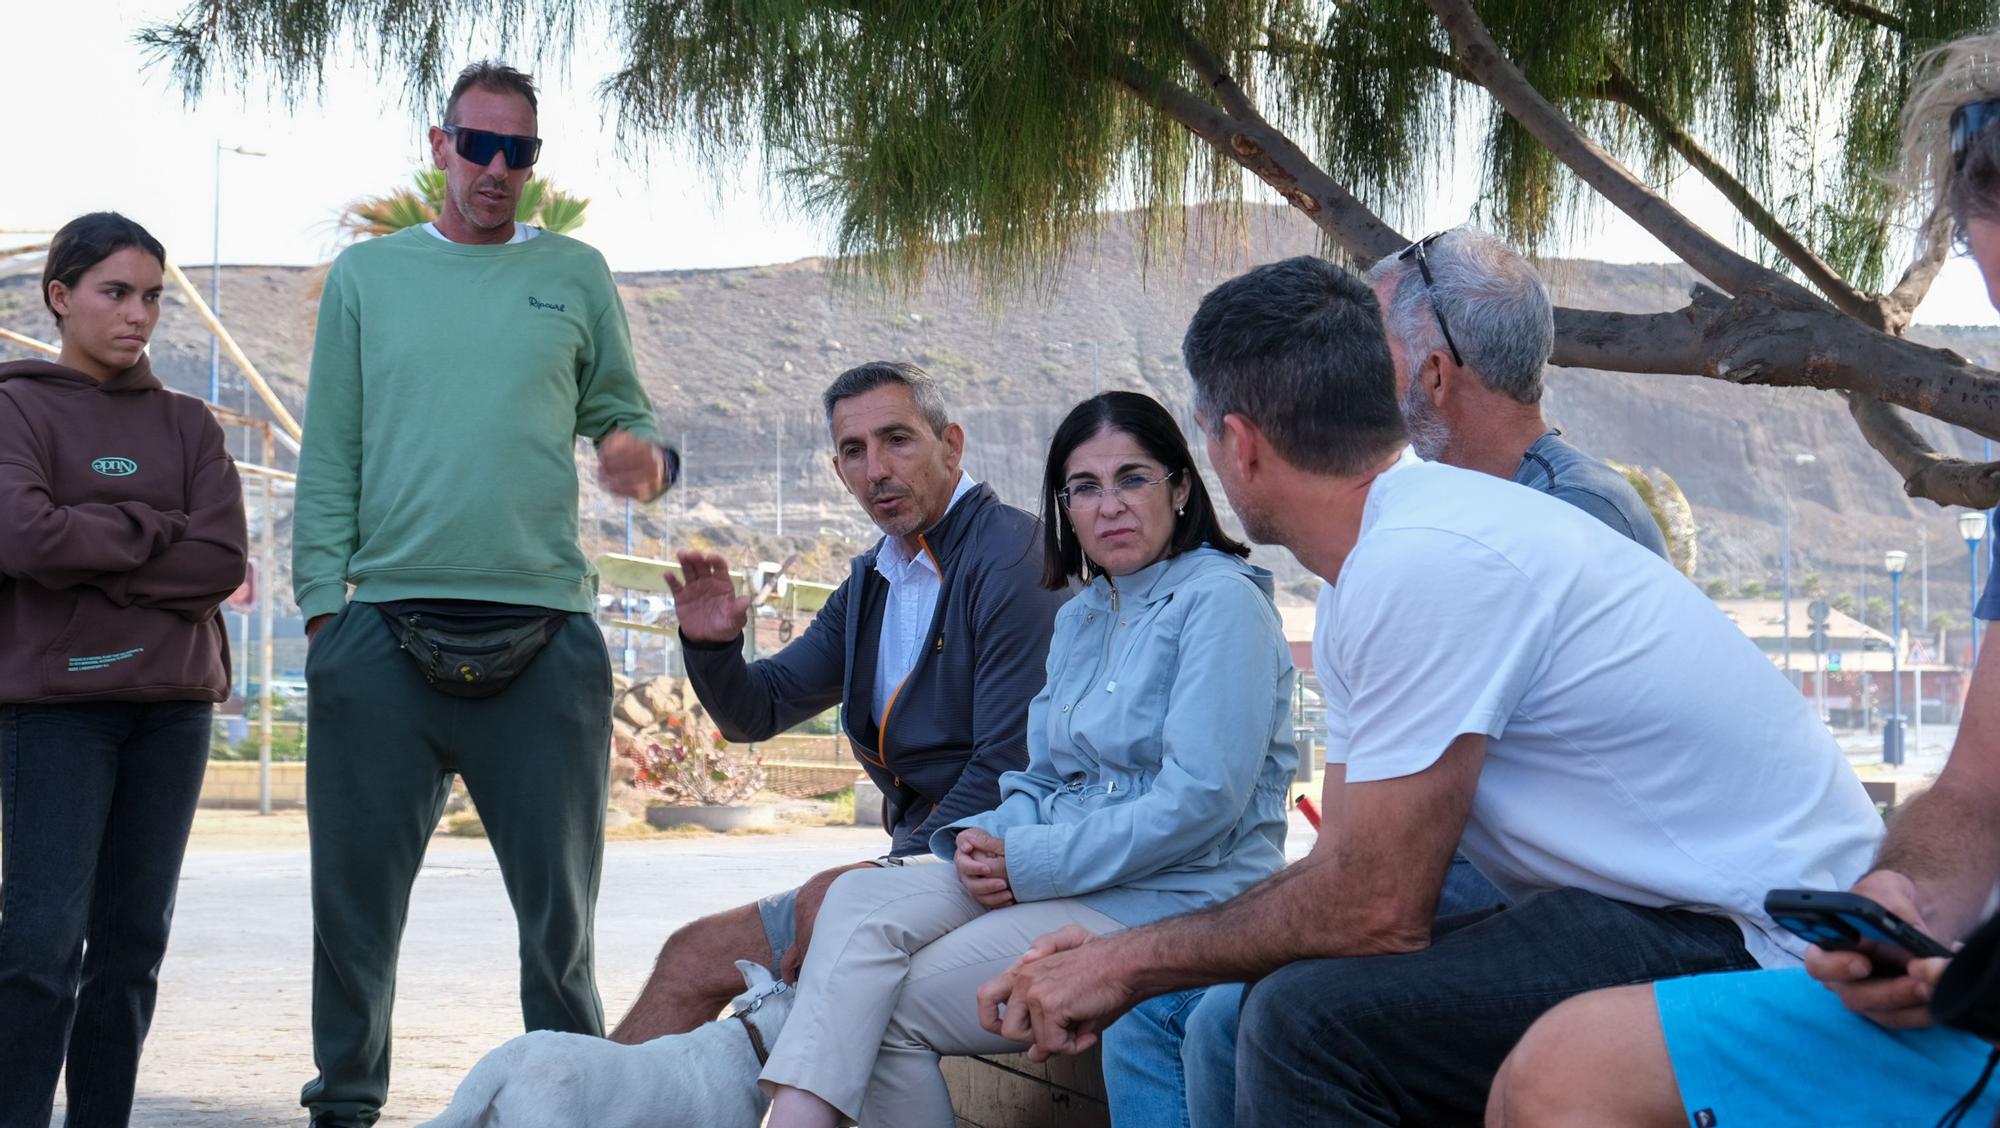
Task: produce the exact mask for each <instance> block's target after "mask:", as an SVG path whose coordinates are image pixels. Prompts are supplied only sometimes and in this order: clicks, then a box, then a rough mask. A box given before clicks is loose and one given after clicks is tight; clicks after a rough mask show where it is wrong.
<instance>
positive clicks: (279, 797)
mask: <svg viewBox="0 0 2000 1128" xmlns="http://www.w3.org/2000/svg"><path fill="white" fill-rule="evenodd" d="M200 805H201V806H203V807H207V808H210V809H215V808H227V809H238V810H245V809H247V810H254V809H256V807H257V761H255V760H210V761H209V762H208V770H207V772H205V773H204V774H203V775H202V778H201V801H200ZM305 805H306V765H305V763H304V761H301V760H286V761H284V762H282V763H275V764H272V765H271V809H272V810H274V811H276V810H298V809H299V808H302V807H304V806H305Z"/></svg>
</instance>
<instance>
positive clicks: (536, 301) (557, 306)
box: [528, 294, 569, 313]
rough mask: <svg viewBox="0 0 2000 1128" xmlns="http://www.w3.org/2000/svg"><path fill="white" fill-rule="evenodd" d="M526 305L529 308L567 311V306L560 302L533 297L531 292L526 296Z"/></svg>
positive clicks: (559, 311)
mask: <svg viewBox="0 0 2000 1128" xmlns="http://www.w3.org/2000/svg"><path fill="white" fill-rule="evenodd" d="M528 306H529V308H530V309H552V310H555V311H556V312H557V313H567V312H569V308H568V307H567V306H564V305H562V304H561V303H558V302H545V301H543V300H542V299H540V298H538V297H535V296H534V295H532V294H530V295H529V296H528Z"/></svg>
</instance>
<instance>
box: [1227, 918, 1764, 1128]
mask: <svg viewBox="0 0 2000 1128" xmlns="http://www.w3.org/2000/svg"><path fill="white" fill-rule="evenodd" d="M1755 966H1756V964H1755V963H1754V962H1753V961H1752V960H1751V958H1750V955H1749V953H1748V952H1747V951H1745V950H1744V947H1743V934H1742V933H1741V932H1740V931H1739V930H1738V928H1737V926H1736V924H1735V923H1734V922H1732V921H1730V920H1728V919H1727V918H1724V917H1715V916H1706V915H1703V914H1700V913H1693V912H1686V911H1677V910H1669V909H1648V908H1641V907H1639V906H1637V905H1631V904H1626V903H1624V902H1622V901H1613V900H1610V899H1608V898H1605V897H1600V896H1597V895H1596V894H1594V893H1586V892H1584V891H1582V890H1580V889H1558V890H1554V891H1552V892H1548V893H1540V894H1536V895H1535V896H1532V897H1529V898H1527V899H1525V900H1523V901H1521V902H1520V903H1519V904H1516V905H1512V906H1510V907H1508V908H1506V909H1501V910H1497V911H1493V912H1487V913H1468V914H1465V915H1463V916H1456V917H1445V918H1443V919H1441V920H1439V921H1438V922H1437V925H1436V927H1435V928H1434V930H1433V931H1432V940H1431V945H1430V947H1428V948H1425V949H1424V950H1423V951H1420V952H1411V953H1408V954H1405V955H1395V956H1364V957H1355V958H1351V959H1328V960H1301V961H1299V962H1298V963H1293V964H1287V965H1286V966H1284V967H1281V968H1279V969H1278V970H1277V971H1274V972H1272V973H1271V974H1270V975H1267V976H1265V977H1264V978H1263V979H1260V980H1258V981H1257V983H1256V984H1255V985H1254V986H1253V987H1252V988H1251V989H1250V991H1249V993H1248V994H1247V995H1245V996H1244V1000H1243V1010H1242V1013H1241V1016H1240V1018H1239V1019H1238V1026H1237V1038H1236V1122H1237V1123H1238V1124H1342V1125H1373V1124H1380V1125H1394V1124H1473V1125H1476V1124H1479V1123H1480V1122H1481V1117H1482V1115H1483V1112H1484V1109H1485V1106H1486V1091H1487V1089H1488V1088H1489V1087H1490V1086H1491V1085H1492V1083H1493V1075H1494V1074H1495V1073H1496V1072H1498V1071H1499V1068H1500V1063H1501V1061H1502V1060H1504V1059H1505V1058H1506V1056H1507V1052H1508V1051H1509V1050H1511V1049H1512V1048H1513V1047H1514V1044H1515V1043H1516V1042H1518V1041H1519V1040H1520V1038H1521V1035H1522V1034H1523V1033H1525V1032H1526V1031H1527V1029H1528V1027H1529V1026H1530V1025H1532V1024H1533V1023H1534V1021H1535V1019H1537V1018H1540V1017H1541V1016H1542V1015H1543V1014H1544V1013H1545V1012H1547V1011H1548V1010H1549V1008H1551V1007H1553V1006H1555V1005H1556V1004H1557V1003H1560V1002H1562V1001H1563V1000H1565V999H1568V998H1570V997H1572V996H1575V995H1580V994H1582V993H1584V992H1586V991H1593V990H1596V989H1598V988H1601V987H1616V986H1622V985H1627V984H1633V983H1647V982H1651V981H1653V980H1657V979H1667V978H1671V977H1674V976H1681V975H1700V974H1704V973H1707V972H1715V971H1742V970H1746V969H1749V968H1754V967H1755Z"/></svg>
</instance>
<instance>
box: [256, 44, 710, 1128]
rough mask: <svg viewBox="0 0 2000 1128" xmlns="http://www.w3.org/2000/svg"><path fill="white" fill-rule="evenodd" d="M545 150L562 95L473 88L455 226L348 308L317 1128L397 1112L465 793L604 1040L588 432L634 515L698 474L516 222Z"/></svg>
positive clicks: (426, 238) (532, 974) (309, 614)
mask: <svg viewBox="0 0 2000 1128" xmlns="http://www.w3.org/2000/svg"><path fill="white" fill-rule="evenodd" d="M535 127H536V103H535V87H534V83H533V80H532V79H530V78H529V77H528V76H527V75H525V74H522V73H521V72H519V71H516V70H514V69H512V68H511V67H506V66H503V65H500V64H497V63H479V64H475V65H473V66H471V67H468V68H467V69H466V70H465V71H464V72H463V73H462V74H460V76H459V78H458V81H457V83H456V84H455V85H454V86H453V88H452V91H451V97H450V99H449V101H448V102H447V103H446V106H445V115H444V124H443V125H442V126H440V127H433V128H432V129H431V130H430V146H431V156H432V159H433V160H434V161H435V162H436V164H437V166H438V167H439V168H441V169H443V170H444V172H445V202H444V206H443V207H442V208H441V209H440V210H439V214H438V217H437V220H436V222H435V223H433V224H425V225H423V226H421V227H413V228H410V229H407V230H405V231H402V232H399V233H397V234H394V235H390V236H386V237H383V238H379V239H373V240H369V241H367V242H363V243H358V244H356V245H354V246H352V247H350V248H348V249H347V250H346V251H345V252H343V253H342V254H341V255H340V257H339V258H338V259H336V260H335V262H334V264H333V269H332V271H331V273H330V274H328V276H327V282H326V292H325V296H324V298H323V299H322V301H321V304H320V313H319V326H318V333H317V338H316V340H315V342H314V345H313V359H312V379H311V384H310V390H309V392H308V395H307V399H306V423H305V444H304V449H303V451H302V452H301V454H300V458H299V486H298V499H297V504H296V509H295V515H294V524H293V548H292V574H293V585H294V594H295V597H296V599H297V601H298V604H299V609H300V611H301V613H302V614H304V615H305V617H306V633H307V635H308V637H309V638H310V639H311V640H312V641H311V644H310V649H309V651H308V653H307V658H306V681H307V685H308V688H309V696H308V709H309V717H308V721H309V724H310V731H311V733H312V754H311V756H310V757H309V758H308V760H307V766H306V788H307V790H306V794H307V815H308V818H309V822H310V825H311V831H310V836H311V844H312V897H313V1019H312V1026H313V1057H314V1061H315V1064H316V1065H317V1066H318V1068H319V1075H318V1076H317V1077H316V1078H314V1079H313V1080H312V1081H311V1082H310V1083H308V1084H307V1085H306V1087H305V1091H304V1094H303V1096H302V1098H301V1103H303V1104H304V1105H305V1106H306V1107H307V1108H308V1109H310V1110H311V1111H312V1114H313V1123H314V1124H315V1125H331V1126H339V1128H345V1126H350V1125H369V1124H373V1123H374V1122H375V1120H376V1118H377V1116H378V1115H379V1113H380V1109H381V1107H382V1104H383V1102H384V1101H385V1100H386V1099H387V1097H388V1080H389V1046H390V1030H389V1013H390V1006H391V1003H392V1002H393V1000H394V995H395V978H396V952H397V947H398V945H399V943H400V941H401V938H402V931H403V924H404V919H405V915H406V911H407V908H408V904H409V897H410V887H411V884H412V882H413V881H414V880H415V878H416V874H417V869H418V866H419V865H420V864H421V862H422V860H423V854H424V847H425V844H426V843H427V841H428V840H429V837H430V834H431V832H432V830H433V829H434V828H435V827H436V825H437V820H438V817H439V815H440V814H441V813H442V811H443V809H444V803H445V799H446V798H447V796H448V795H449V794H450V790H451V781H452V777H453V776H454V775H457V776H462V777H463V778H464V779H465V782H466V786H467V788H468V789H469V790H470V791H471V793H472V797H473V801H474V802H475V803H476V804H477V805H478V807H479V813H480V816H481V819H482V820H483V822H484V824H485V827H486V833H487V837H488V839H489V840H490V841H491V842H492V844H493V851H494V854H495V855H496V856H497V857H498V859H499V862H500V870H501V874H502V876H503V877H504V879H505V881H506V886H507V891H508V894H509V896H510V897H511V898H512V900H513V904H514V913H515V918H516V920H517V922H518V926H519V929H520V939H521V942H520V952H521V1011H522V1017H523V1020H524V1022H525V1024H526V1026H527V1028H528V1029H531V1030H535V1029H549V1030H561V1031H573V1032H579V1033H587V1034H595V1035H601V1034H602V1033H603V1026H604V1017H603V1008H602V1004H601V1003H600V1002H599V999H598V995H597V985H596V980H595V971H594V967H593V963H594V958H593V956H594V954H593V950H592V937H591V916H592V911H593V909H594V906H595V903H596V900H597V886H598V873H599V868H600V863H601V861H602V858H603V851H604V807H605V791H606V787H607V783H608V758H609V748H610V741H611V668H610V662H609V658H608V655H607V654H606V651H605V647H604V640H603V636H602V635H601V634H600V632H599V631H598V629H597V626H596V623H595V621H594V619H593V616H592V611H593V609H594V602H595V600H594V597H595V595H596V590H597V577H596V575H595V574H594V573H593V572H592V570H591V568H590V565H589V563H588V562H587V561H586V560H585V559H584V556H583V552H582V550H581V548H580V547H579V546H578V543H577V475H576V469H575V459H574V455H573V448H574V443H575V436H577V435H583V436H586V437H588V438H590V439H591V440H593V441H594V442H595V443H596V444H597V454H598V476H599V480H600V481H602V482H603V483H604V485H605V486H606V487H607V488H608V489H609V490H610V491H611V492H612V493H613V494H615V495H617V496H620V497H627V498H634V499H637V500H640V501H651V500H652V499H654V498H656V497H658V496H659V495H660V494H661V493H662V492H664V491H665V489H666V488H667V487H668V486H669V485H671V484H672V482H673V480H674V478H675V476H676V471H677V469H678V466H677V458H676V457H675V455H674V452H672V451H670V450H666V449H664V448H662V447H661V446H660V444H659V436H658V434H657V432H656V430H655V427H654V424H653V410H652V405H651V404H650V403H649V402H648V401H647V398H646V393H645V391H644V390H643V389H642V388H641V386H640V384H639V379H638V375H637V373H636V372H635V371H634V365H633V359H632V345H631V338H630V333H629V331H628V329H627V327H626V323H625V312H624V309H623V307H622V305H621V304H620V301H619V297H618V291H617V288H616V286H615V285H614V284H613V282H612V278H611V273H610V271H609V269H608V268H607V267H606V266H605V263H604V259H603V257H602V256H600V255H599V254H598V253H597V252H596V251H595V250H593V249H592V248H590V247H588V246H585V245H584V244H582V243H579V242H577V241H575V240H572V239H567V238H564V237H563V236H561V235H556V234H553V233H550V232H546V231H538V230H536V229H535V228H532V227H529V226H527V225H525V224H518V223H516V222H515V221H514V212H515V206H516V203H517V201H518V199H519V194H520V191H521V188H522V186H523V185H524V184H525V183H526V182H527V180H528V178H529V177H530V176H531V175H533V172H532V166H533V165H534V163H535V160H536V158H537V157H538V156H539V154H540V149H541V141H540V139H539V138H538V137H537V136H536V135H535ZM349 588H352V594H351V595H350V593H349ZM399 650H400V651H403V652H404V653H398V651H399Z"/></svg>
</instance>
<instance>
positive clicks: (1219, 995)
mask: <svg viewBox="0 0 2000 1128" xmlns="http://www.w3.org/2000/svg"><path fill="white" fill-rule="evenodd" d="M1242 1005H1243V984H1241V983H1225V984H1222V985H1220V986H1216V987H1198V988H1196V989H1194V990H1192V991H1175V992H1173V993H1172V994H1167V995H1157V996H1154V997H1153V998H1150V999H1147V1000H1146V1001H1145V1002H1143V1003H1140V1004H1139V1005H1138V1006H1136V1007H1134V1008H1132V1010H1131V1011H1130V1012H1128V1013H1127V1014H1126V1015H1125V1017H1123V1018H1121V1019H1119V1020H1118V1021H1117V1022H1114V1023H1112V1024H1111V1026H1110V1027H1109V1028H1108V1029H1106V1030H1105V1031H1104V1093H1105V1096H1106V1097H1108V1098H1109V1099H1110V1101H1111V1110H1112V1118H1113V1120H1114V1121H1115V1122H1116V1123H1117V1125H1118V1128H1229V1126H1230V1125H1231V1124H1233V1123H1235V1119H1236V1104H1235V1102H1236V1013H1237V1011H1238V1010H1239V1009H1241V1007H1242Z"/></svg>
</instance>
